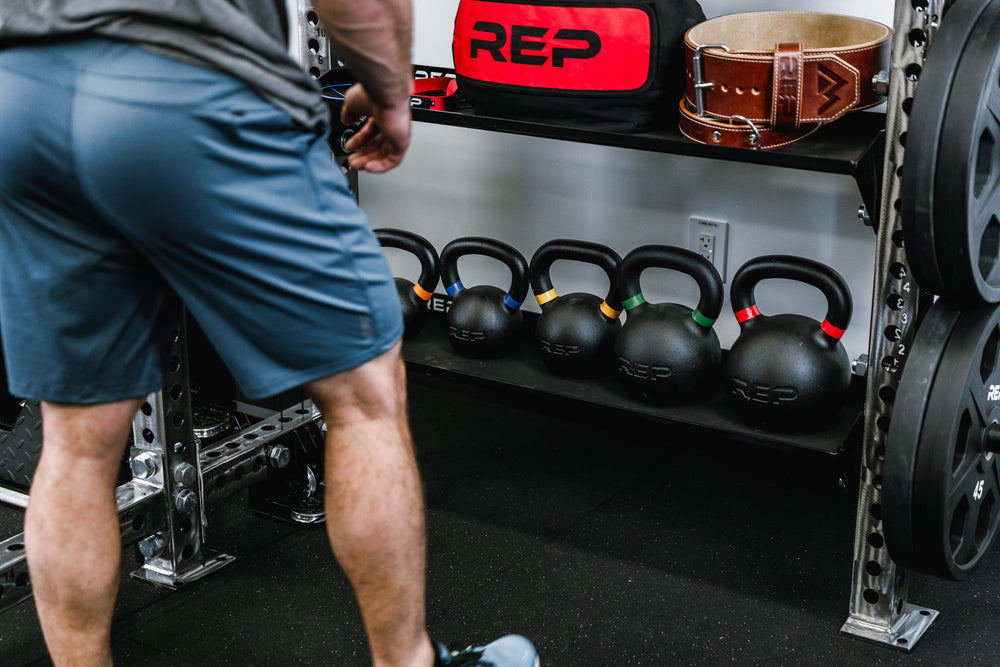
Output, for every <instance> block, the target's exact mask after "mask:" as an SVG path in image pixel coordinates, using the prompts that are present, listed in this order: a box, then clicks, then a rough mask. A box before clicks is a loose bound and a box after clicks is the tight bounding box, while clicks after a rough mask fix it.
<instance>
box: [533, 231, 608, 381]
mask: <svg viewBox="0 0 1000 667" xmlns="http://www.w3.org/2000/svg"><path fill="white" fill-rule="evenodd" d="M560 259H567V260H576V261H580V262H586V263H588V264H595V265H597V266H599V267H600V268H602V269H603V270H604V272H605V273H606V274H607V275H608V281H609V283H610V287H609V289H608V294H607V296H606V297H605V298H604V299H601V298H600V297H598V296H595V295H593V294H586V293H583V292H573V293H572V294H566V295H564V296H559V295H558V294H556V290H555V288H554V287H552V278H551V276H550V275H549V272H550V269H551V268H552V264H553V263H554V262H555V261H557V260H560ZM621 261H622V260H621V257H620V256H619V255H618V253H616V252H615V251H614V250H612V249H611V248H608V247H607V246H603V245H601V244H599V243H591V242H589V241H577V240H572V239H555V240H552V241H549V242H547V243H545V244H543V245H542V246H541V247H540V248H538V250H536V251H535V254H534V255H533V256H532V257H531V263H530V265H529V267H528V278H529V279H530V281H531V289H532V290H533V291H534V293H535V300H536V301H538V305H539V306H540V307H541V309H542V313H541V315H539V316H538V322H537V324H536V325H535V344H536V347H537V348H538V354H539V356H541V359H542V361H543V362H544V363H545V366H546V367H547V368H548V369H549V371H550V372H551V373H553V374H555V375H565V376H571V377H597V376H599V375H603V374H604V373H606V372H608V371H609V370H610V369H611V361H612V353H613V352H614V345H615V338H616V337H617V336H618V331H619V330H620V329H621V322H620V321H619V319H618V316H619V315H620V314H621V301H620V300H619V299H618V289H617V286H616V285H615V281H616V280H617V277H618V266H619V264H621Z"/></svg>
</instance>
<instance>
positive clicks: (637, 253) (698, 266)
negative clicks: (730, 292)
mask: <svg viewBox="0 0 1000 667" xmlns="http://www.w3.org/2000/svg"><path fill="white" fill-rule="evenodd" d="M653 267H657V268H663V269H673V270H675V271H680V272H681V273H684V274H687V275H688V276H690V277H692V278H694V281H695V283H697V284H698V288H699V290H701V296H700V298H699V299H698V306H697V308H695V310H694V311H693V312H692V317H693V318H694V320H695V322H697V323H698V324H699V325H701V326H703V327H705V328H710V327H711V326H712V325H713V324H715V321H716V320H717V319H718V318H719V314H720V313H721V312H722V304H723V287H722V277H721V276H720V275H719V272H718V270H717V269H716V268H715V267H714V266H713V265H712V263H711V262H709V261H708V260H707V259H705V258H704V257H702V256H701V255H699V254H698V253H696V252H693V251H691V250H687V249H685V248H676V247H674V246H667V245H645V246H640V247H638V248H635V249H634V250H632V251H631V252H630V253H628V254H627V255H625V259H623V260H622V263H621V267H620V268H619V270H618V293H619V294H621V295H622V296H623V297H625V298H624V299H623V301H622V305H623V306H624V307H625V309H626V310H631V309H632V308H635V307H636V306H639V305H641V304H643V303H646V298H645V297H644V296H643V294H642V288H641V285H640V282H639V276H640V274H641V273H642V272H643V271H645V270H646V269H649V268H653ZM626 295H627V296H626Z"/></svg>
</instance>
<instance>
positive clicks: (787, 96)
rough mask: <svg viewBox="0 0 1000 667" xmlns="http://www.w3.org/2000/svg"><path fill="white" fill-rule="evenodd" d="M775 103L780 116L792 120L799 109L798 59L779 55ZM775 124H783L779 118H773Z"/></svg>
mask: <svg viewBox="0 0 1000 667" xmlns="http://www.w3.org/2000/svg"><path fill="white" fill-rule="evenodd" d="M777 68H778V71H777V77H776V78H777V86H778V90H777V91H776V93H777V97H776V100H775V101H776V103H777V105H778V109H776V111H779V112H780V116H782V117H783V118H784V119H788V121H789V122H791V121H794V120H795V119H796V117H797V116H798V110H799V59H798V58H797V57H793V56H780V57H779V58H778V62H777ZM775 124H776V125H783V124H784V123H782V122H781V119H775Z"/></svg>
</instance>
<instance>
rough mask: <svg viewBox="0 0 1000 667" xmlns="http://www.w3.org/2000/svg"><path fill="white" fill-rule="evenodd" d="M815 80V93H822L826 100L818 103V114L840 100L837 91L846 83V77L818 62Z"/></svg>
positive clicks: (824, 111)
mask: <svg viewBox="0 0 1000 667" xmlns="http://www.w3.org/2000/svg"><path fill="white" fill-rule="evenodd" d="M817 78H818V80H817V82H816V93H817V94H818V95H822V96H823V97H824V98H825V99H826V102H824V103H823V104H821V105H820V107H819V109H817V111H819V113H820V115H822V114H824V113H826V111H827V110H828V109H829V108H830V107H832V106H833V105H834V104H836V103H837V102H839V101H840V97H839V96H838V95H837V92H838V91H839V90H840V89H841V88H843V87H844V86H846V85H847V79H845V78H844V77H842V76H840V75H839V74H837V73H836V72H834V71H833V70H832V69H830V68H829V67H827V66H826V65H824V64H823V63H819V64H818V66H817Z"/></svg>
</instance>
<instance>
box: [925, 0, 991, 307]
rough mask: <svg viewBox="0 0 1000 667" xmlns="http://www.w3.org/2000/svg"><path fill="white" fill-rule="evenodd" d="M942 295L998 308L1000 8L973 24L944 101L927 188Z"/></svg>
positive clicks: (989, 10) (983, 15) (988, 6)
mask: <svg viewBox="0 0 1000 667" xmlns="http://www.w3.org/2000/svg"><path fill="white" fill-rule="evenodd" d="M934 198H935V202H934V233H935V236H936V240H937V242H936V247H937V258H938V265H939V267H940V269H941V275H942V278H943V279H944V288H945V289H944V290H943V291H942V294H943V295H946V296H948V297H949V298H951V299H953V300H956V301H960V302H962V303H966V304H977V303H997V302H1000V3H997V2H993V3H990V4H989V5H987V7H986V9H984V10H983V13H982V14H981V15H980V17H979V19H978V20H977V21H976V26H975V28H974V29H973V31H972V34H971V35H970V37H969V40H968V42H967V43H966V45H965V51H964V53H963V54H962V58H961V60H960V61H959V64H958V70H957V71H956V72H955V80H954V83H953V85H952V89H951V93H950V94H949V96H948V107H947V109H946V111H945V116H944V124H943V125H942V126H941V140H940V148H939V149H938V156H937V173H936V176H935V180H934Z"/></svg>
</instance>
